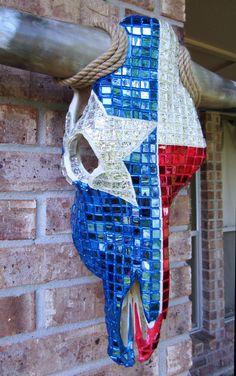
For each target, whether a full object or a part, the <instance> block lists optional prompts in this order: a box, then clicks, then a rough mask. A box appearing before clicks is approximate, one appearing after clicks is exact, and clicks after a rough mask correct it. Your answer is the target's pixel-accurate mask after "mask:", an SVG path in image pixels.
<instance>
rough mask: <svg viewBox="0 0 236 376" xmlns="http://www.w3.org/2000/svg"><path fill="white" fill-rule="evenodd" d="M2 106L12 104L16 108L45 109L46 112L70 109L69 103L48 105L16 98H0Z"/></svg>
mask: <svg viewBox="0 0 236 376" xmlns="http://www.w3.org/2000/svg"><path fill="white" fill-rule="evenodd" d="M0 104H10V105H13V106H14V105H16V106H27V107H31V108H36V109H38V110H41V109H42V108H45V109H46V110H59V111H60V110H61V111H66V110H67V109H68V106H69V103H68V104H67V103H66V104H65V103H47V102H40V101H33V100H31V99H23V98H15V97H5V96H0Z"/></svg>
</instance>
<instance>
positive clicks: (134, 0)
mask: <svg viewBox="0 0 236 376" xmlns="http://www.w3.org/2000/svg"><path fill="white" fill-rule="evenodd" d="M122 2H123V3H126V4H131V5H136V6H137V7H140V8H143V9H145V10H150V11H153V10H154V6H155V2H154V0H140V1H139V0H122ZM133 13H134V11H133Z"/></svg>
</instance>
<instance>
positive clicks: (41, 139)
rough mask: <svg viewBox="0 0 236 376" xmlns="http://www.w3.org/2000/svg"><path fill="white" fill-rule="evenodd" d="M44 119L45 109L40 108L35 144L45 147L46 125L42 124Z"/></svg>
mask: <svg viewBox="0 0 236 376" xmlns="http://www.w3.org/2000/svg"><path fill="white" fill-rule="evenodd" d="M44 119H45V109H44V108H42V109H40V110H39V112H38V132H37V143H38V144H39V145H40V146H44V145H46V142H45V141H46V140H45V133H46V124H44Z"/></svg>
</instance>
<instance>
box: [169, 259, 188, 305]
mask: <svg viewBox="0 0 236 376" xmlns="http://www.w3.org/2000/svg"><path fill="white" fill-rule="evenodd" d="M190 294H191V268H190V267H189V266H182V267H180V268H175V269H171V270H170V298H171V299H172V298H179V297H181V296H185V295H190Z"/></svg>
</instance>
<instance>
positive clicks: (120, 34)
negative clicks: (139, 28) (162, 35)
mask: <svg viewBox="0 0 236 376" xmlns="http://www.w3.org/2000/svg"><path fill="white" fill-rule="evenodd" d="M93 26H95V27H98V28H100V29H102V30H104V31H106V32H107V33H108V34H109V35H110V36H111V40H112V44H111V47H110V48H109V50H108V51H106V52H105V53H104V54H102V55H101V56H99V57H98V58H96V59H95V60H93V61H92V62H91V63H89V64H88V65H87V66H86V67H85V68H83V69H82V70H81V71H80V72H78V73H76V74H75V75H74V76H72V77H69V78H65V79H61V78H56V82H57V83H58V84H59V85H61V86H71V87H72V88H74V89H82V88H85V87H87V86H91V85H92V84H93V83H94V82H95V81H97V80H98V79H99V78H101V77H104V76H106V75H107V74H109V73H112V72H114V71H115V70H117V69H118V68H119V67H121V66H122V65H123V63H124V61H125V58H126V54H127V49H128V38H127V34H126V31H125V30H124V29H123V28H122V27H121V26H120V25H117V26H115V25H112V24H107V23H105V22H97V23H94V25H93ZM179 73H180V78H181V81H182V83H183V85H184V86H185V87H186V89H187V90H188V91H189V94H190V95H191V97H192V99H193V101H194V103H195V105H196V107H198V106H199V104H200V102H201V92H200V88H199V85H198V82H197V80H196V78H195V76H194V73H193V71H192V68H191V56H190V54H189V52H188V50H187V48H186V47H185V46H180V49H179Z"/></svg>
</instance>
